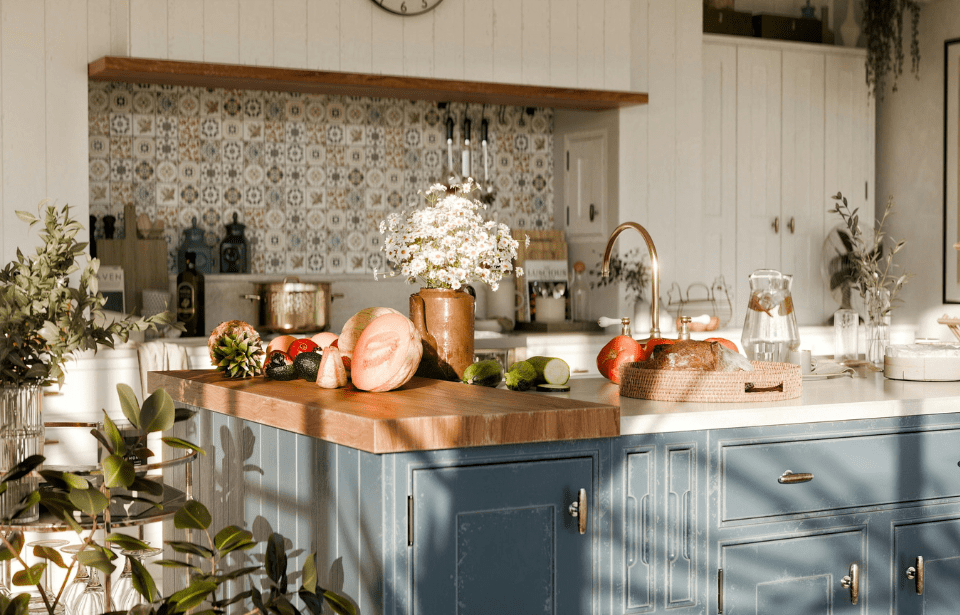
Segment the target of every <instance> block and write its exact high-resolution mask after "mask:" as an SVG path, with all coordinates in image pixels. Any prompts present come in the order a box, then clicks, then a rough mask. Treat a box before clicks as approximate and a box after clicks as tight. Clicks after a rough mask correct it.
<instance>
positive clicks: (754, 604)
mask: <svg viewBox="0 0 960 615" xmlns="http://www.w3.org/2000/svg"><path fill="white" fill-rule="evenodd" d="M863 542H864V535H863V533H862V532H861V531H848V532H839V533H833V534H820V535H815V536H804V537H800V538H783V539H779V540H769V541H763V542H755V543H747V544H737V545H727V546H723V547H721V549H720V564H721V568H722V569H723V613H724V615H746V614H750V615H769V614H773V613H776V615H844V614H850V613H860V612H861V610H862V609H863V608H865V601H864V599H863V598H864V596H863V593H864V591H865V589H866V576H865V574H863V572H861V574H860V587H859V590H860V599H859V601H858V604H857V605H854V604H852V602H851V599H850V591H849V590H848V589H845V588H843V587H842V586H841V585H840V582H841V579H842V578H843V577H844V576H846V575H848V574H849V572H850V565H851V564H857V565H858V566H860V567H861V570H862V569H863V566H862V564H863V562H864V558H863V548H864V546H863Z"/></svg>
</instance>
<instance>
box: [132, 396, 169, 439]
mask: <svg viewBox="0 0 960 615" xmlns="http://www.w3.org/2000/svg"><path fill="white" fill-rule="evenodd" d="M174 415H175V410H174V407H173V398H172V397H170V394H169V393H167V392H166V391H164V390H163V389H157V390H156V391H154V392H153V394H152V395H150V397H148V398H146V399H145V400H143V407H142V408H141V409H140V429H142V430H143V431H146V432H148V433H153V432H155V431H166V430H167V429H170V428H171V427H173V418H174Z"/></svg>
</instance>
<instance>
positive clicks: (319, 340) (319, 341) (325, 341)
mask: <svg viewBox="0 0 960 615" xmlns="http://www.w3.org/2000/svg"><path fill="white" fill-rule="evenodd" d="M310 339H311V340H313V343H314V344H316V345H317V346H319V347H320V348H326V347H327V346H329V345H330V344H332V343H334V342H335V341H337V334H336V333H331V332H330V331H324V332H323V333H317V334H316V335H314V336H313V337H311V338H310Z"/></svg>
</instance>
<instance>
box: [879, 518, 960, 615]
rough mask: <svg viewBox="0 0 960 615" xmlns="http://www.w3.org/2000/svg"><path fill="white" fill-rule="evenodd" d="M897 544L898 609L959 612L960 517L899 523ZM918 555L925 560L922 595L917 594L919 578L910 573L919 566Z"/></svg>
mask: <svg viewBox="0 0 960 615" xmlns="http://www.w3.org/2000/svg"><path fill="white" fill-rule="evenodd" d="M894 547H895V550H896V557H895V565H896V566H897V568H896V570H894V571H893V575H894V578H895V579H896V591H895V593H894V601H895V604H894V613H896V614H897V615H919V614H923V615H955V613H957V610H958V608H960V607H958V605H960V583H958V579H960V519H950V520H946V521H929V522H926V523H916V524H911V525H905V526H900V527H897V528H896V529H895V530H894ZM917 556H921V557H923V562H924V565H923V568H924V575H923V576H924V579H923V594H922V595H920V594H917V579H916V578H914V579H909V578H907V574H906V572H907V569H908V568H910V567H911V566H912V567H914V568H916V566H917ZM914 576H916V575H914Z"/></svg>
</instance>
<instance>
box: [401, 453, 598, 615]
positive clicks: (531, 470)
mask: <svg viewBox="0 0 960 615" xmlns="http://www.w3.org/2000/svg"><path fill="white" fill-rule="evenodd" d="M580 489H586V494H587V511H586V513H587V517H586V519H587V527H586V533H585V534H580V531H579V527H578V521H579V519H578V518H574V517H572V516H571V515H570V512H569V510H568V508H569V505H570V504H571V503H572V502H574V501H575V500H577V499H578V492H579V490H580ZM413 493H414V495H413V520H414V521H413V545H412V547H411V548H412V566H413V604H414V612H415V613H417V614H418V615H428V614H437V615H452V614H454V613H456V614H458V615H474V614H476V615H479V614H489V613H496V614H497V615H510V614H517V615H528V614H530V613H551V614H557V615H564V614H570V615H583V614H586V613H594V612H596V604H597V600H596V597H595V596H596V593H597V587H596V585H597V583H598V581H597V580H596V579H595V572H594V571H595V566H594V562H595V558H596V557H597V555H596V545H597V528H598V524H597V523H596V520H595V514H594V513H595V511H596V509H597V506H596V502H597V497H596V493H595V486H594V467H593V460H592V459H590V458H575V459H554V460H546V461H526V462H517V463H502V464H488V465H477V466H458V467H447V468H432V469H423V470H415V471H414V472H413Z"/></svg>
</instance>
